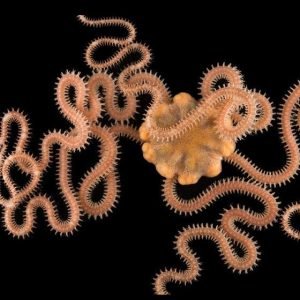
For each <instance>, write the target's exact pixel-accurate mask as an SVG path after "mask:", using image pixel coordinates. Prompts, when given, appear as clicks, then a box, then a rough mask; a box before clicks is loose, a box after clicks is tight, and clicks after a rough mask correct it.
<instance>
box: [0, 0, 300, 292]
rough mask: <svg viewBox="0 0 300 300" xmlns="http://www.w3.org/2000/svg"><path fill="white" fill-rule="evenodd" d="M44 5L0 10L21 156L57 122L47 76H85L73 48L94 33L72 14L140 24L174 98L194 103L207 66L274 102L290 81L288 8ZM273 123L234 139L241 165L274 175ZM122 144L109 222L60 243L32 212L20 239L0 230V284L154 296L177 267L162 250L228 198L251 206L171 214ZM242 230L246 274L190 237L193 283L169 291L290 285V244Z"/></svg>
mask: <svg viewBox="0 0 300 300" xmlns="http://www.w3.org/2000/svg"><path fill="white" fill-rule="evenodd" d="M61 2H62V1H61ZM51 3H52V4H51V5H50V4H45V3H43V4H38V5H33V4H31V5H29V4H26V5H23V6H20V5H19V4H18V3H13V5H11V7H8V6H7V5H5V6H4V5H3V4H1V15H2V16H1V18H0V35H1V48H0V59H1V69H0V74H1V95H0V97H1V112H3V113H4V112H5V111H6V110H7V109H8V108H11V107H15V108H16V107H19V108H21V109H22V110H23V111H24V112H26V113H27V114H28V115H29V117H30V119H31V122H32V127H33V129H34V130H33V132H34V136H33V141H32V144H31V150H32V152H33V153H36V154H37V153H38V152H37V143H38V141H39V140H40V138H41V136H42V133H43V132H45V131H47V130H48V129H53V128H65V126H66V122H65V121H64V120H62V117H61V116H60V115H59V113H58V111H57V109H56V107H55V105H54V101H53V99H54V83H55V82H56V78H57V76H59V74H60V73H61V72H64V71H65V70H66V69H69V70H70V69H75V70H78V71H81V72H82V73H83V74H88V73H89V69H88V68H87V67H86V66H85V64H84V62H83V59H82V58H83V55H82V53H83V50H84V48H85V46H86V45H87V43H88V41H90V40H91V39H92V38H95V37H97V36H98V33H97V30H91V29H89V28H85V27H82V26H81V25H80V24H79V23H78V21H77V20H76V15H78V14H86V15H88V16H91V17H104V16H120V17H126V18H127V19H129V20H131V21H132V22H133V23H134V24H135V25H136V27H137V29H138V40H139V41H142V42H145V43H146V44H147V45H149V46H150V47H151V49H152V51H153V54H154V61H153V63H152V65H151V68H152V69H153V70H154V71H156V72H158V73H159V74H161V75H162V77H163V78H164V79H165V80H166V82H167V83H168V85H169V86H170V88H171V91H172V93H173V94H176V93H178V92H180V91H187V92H190V93H191V94H193V95H194V96H197V86H198V82H199V78H200V76H201V74H202V72H203V71H204V70H205V69H206V68H207V67H209V66H210V65H212V64H216V63H217V62H227V63H232V64H234V65H236V66H237V67H238V68H239V69H240V70H241V71H242V73H243V74H244V76H245V80H246V83H247V85H248V86H249V88H256V89H259V90H262V91H264V92H266V93H267V95H268V96H270V98H271V101H272V102H273V103H274V106H276V107H278V105H279V104H280V103H281V101H282V100H281V99H282V97H283V96H284V95H285V93H286V92H287V90H288V88H289V87H290V86H291V85H292V84H293V83H295V82H296V81H297V79H299V78H300V54H299V47H298V46H297V36H298V35H299V31H300V25H299V22H298V20H297V18H296V17H295V16H294V15H293V14H292V13H291V11H293V7H290V9H289V11H287V10H285V9H284V8H283V7H282V6H278V7H277V6H274V5H272V6H271V7H269V8H268V9H264V8H263V7H260V6H256V7H253V6H251V7H250V6H248V5H247V4H243V5H241V4H237V5H230V4H229V3H223V4H222V5H220V4H218V3H213V4H212V5H210V6H208V5H206V6H205V7H204V6H203V5H199V7H193V6H192V5H191V4H190V3H188V2H187V1H184V2H182V3H180V4H178V5H176V4H174V3H173V4H169V9H163V8H162V7H161V5H159V3H158V4H157V3H154V2H149V3H148V2H141V3H139V4H136V5H134V4H132V5H131V4H129V3H128V2H126V4H124V3H123V5H120V4H119V3H117V2H112V1H111V2H109V1H108V2H104V1H82V2H74V1H64V3H65V6H62V4H55V3H54V2H51ZM273 127H274V128H272V129H270V131H269V133H267V134H264V135H260V136H256V137H251V138H248V139H247V140H245V141H242V142H241V143H240V144H239V147H240V149H242V151H243V152H245V153H246V154H247V155H248V156H249V157H250V158H251V159H253V160H254V161H255V162H257V164H258V165H260V166H261V167H263V168H266V169H269V170H276V169H278V168H280V167H281V166H282V165H283V164H284V158H285V156H284V151H283V148H282V146H281V145H280V141H279V138H278V133H277V129H276V123H275V126H273ZM121 146H122V155H121V160H120V164H119V170H120V177H121V186H122V192H121V197H120V200H119V204H118V206H117V208H116V209H115V210H114V212H113V213H112V214H111V215H110V216H109V217H108V218H105V219H103V220H97V221H94V220H88V219H87V218H85V219H84V222H83V224H82V226H81V228H80V230H79V232H77V233H75V234H74V235H73V236H72V237H69V238H66V237H59V236H55V235H54V234H53V232H50V231H49V230H48V228H47V227H46V222H45V221H44V217H43V214H42V213H40V212H39V213H38V223H39V225H38V227H37V229H36V230H35V232H34V233H33V234H32V235H31V236H30V237H29V238H28V239H26V240H16V239H13V238H12V237H9V236H8V234H7V233H6V232H5V230H4V228H3V226H2V228H1V232H0V240H1V246H0V248H1V254H2V255H1V257H2V259H3V263H2V262H1V265H2V266H1V274H2V277H3V279H2V284H3V287H5V286H9V285H10V284H11V283H13V285H14V287H15V288H16V289H19V288H20V289H21V290H23V291H29V292H30V293H31V292H32V291H33V290H34V289H35V287H37V286H38V287H39V288H42V289H43V291H45V292H47V293H50V292H55V291H57V290H59V289H60V288H62V290H67V291H68V292H72V291H75V292H85V293H88V294H89V293H91V294H95V295H96V297H97V298H98V297H101V295H105V294H110V295H111V296H112V295H114V294H116V293H120V292H121V293H122V294H123V295H124V296H125V295H129V294H136V295H139V296H140V297H142V298H145V297H146V296H150V295H152V287H151V284H152V281H153V276H154V275H155V273H156V272H158V271H159V270H160V269H161V268H163V267H165V266H166V267H181V268H182V267H184V265H183V264H182V263H181V262H180V261H179V258H178V257H177V256H176V255H175V252H174V251H173V249H172V248H173V241H174V236H175V234H176V233H177V232H178V230H180V229H181V228H182V227H183V226H186V225H188V224H192V223H202V222H213V223H215V222H216V220H217V218H218V215H219V213H220V212H221V211H222V210H223V209H224V208H226V207H228V206H229V204H230V203H233V204H234V203H244V204H246V203H248V202H249V203H250V204H248V205H249V206H251V205H252V204H251V201H248V200H249V199H244V200H243V199H241V197H236V196H232V197H228V198H224V199H222V200H220V201H218V203H217V204H214V205H212V207H210V208H209V209H208V210H207V211H206V212H204V213H203V214H200V215H195V216H193V217H183V216H179V215H175V214H174V213H173V212H171V211H170V210H169V209H168V208H166V206H165V204H164V203H163V201H162V198H161V194H160V189H161V188H160V186H161V178H160V177H159V175H158V174H157V173H156V172H155V170H154V167H153V166H152V165H150V164H148V163H147V162H146V161H144V160H143V158H142V155H141V151H140V148H139V146H138V145H136V144H134V143H132V142H129V141H126V140H125V139H122V140H121ZM87 165H88V162H87V158H86V157H82V158H81V160H80V159H77V160H76V166H77V167H76V168H77V169H78V172H80V171H82V170H84V169H85V168H86V166H87ZM54 171H55V169H54V170H52V171H50V175H51V174H52V173H51V172H53V174H54ZM229 175H231V176H233V175H240V174H239V172H238V171H237V170H235V169H234V168H231V167H230V166H226V165H224V172H223V173H222V175H221V176H220V178H221V177H226V176H229ZM52 177H53V176H52ZM50 178H51V176H50ZM210 182H212V181H208V180H203V181H202V182H200V183H199V184H198V185H197V186H196V187H191V188H185V189H183V194H186V195H187V194H189V195H195V194H196V193H197V191H200V190H201V189H203V188H204V187H205V186H206V185H207V184H209V183H210ZM299 182H300V181H299V179H297V180H294V181H293V182H292V183H291V184H289V185H287V186H285V187H282V188H277V189H275V191H276V194H277V195H278V196H279V197H280V200H281V201H282V206H285V205H286V204H288V203H290V202H292V201H295V200H298V199H299V195H300V190H299ZM47 188H49V189H48V193H49V194H51V195H52V196H53V197H54V198H57V201H58V202H59V201H61V200H59V196H58V195H57V193H56V192H55V188H54V183H51V182H49V183H48V184H47ZM252 202H254V200H252ZM251 207H255V206H251ZM62 213H63V211H62ZM298 221H299V220H298ZM251 234H252V235H254V236H255V238H256V239H257V240H258V242H259V244H260V245H261V251H262V257H261V258H262V260H261V262H260V264H259V266H258V267H257V268H256V269H255V270H254V271H253V272H251V273H250V274H248V275H241V276H239V275H237V274H233V273H232V272H231V271H229V270H227V269H226V267H225V266H224V264H223V262H222V261H221V259H220V257H219V254H218V253H217V250H216V247H215V245H214V244H213V243H211V242H193V243H192V244H191V245H192V247H193V249H195V250H196V251H197V253H198V254H199V256H200V257H201V260H202V262H203V268H204V271H203V273H202V276H201V278H200V279H199V281H197V282H196V283H193V284H192V285H189V286H187V287H184V286H178V285H173V284H171V285H170V286H169V288H170V291H172V292H173V293H174V294H176V295H185V296H186V297H187V296H192V295H198V296H202V297H203V296H204V295H210V296H214V295H215V294H216V293H217V292H219V291H222V293H228V294H230V295H233V294H237V295H241V294H240V293H243V292H247V293H250V292H253V293H254V294H255V293H257V292H258V291H259V290H263V291H264V292H266V293H270V291H271V290H272V288H273V287H275V286H276V289H277V290H282V291H285V290H287V289H289V290H290V289H291V288H293V286H294V285H293V282H294V281H295V280H296V277H294V275H293V272H298V270H299V267H300V259H299V250H300V248H299V243H297V242H295V241H292V240H290V239H289V238H287V237H285V236H284V234H283V232H282V231H281V230H280V228H279V225H278V224H275V225H274V226H273V227H272V228H271V229H268V230H265V231H263V232H255V231H251ZM29 271H30V273H28V272H29ZM23 288H24V289H23ZM1 289H2V287H1ZM13 290H14V289H13ZM60 293H61V292H59V293H58V294H57V295H60Z"/></svg>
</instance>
